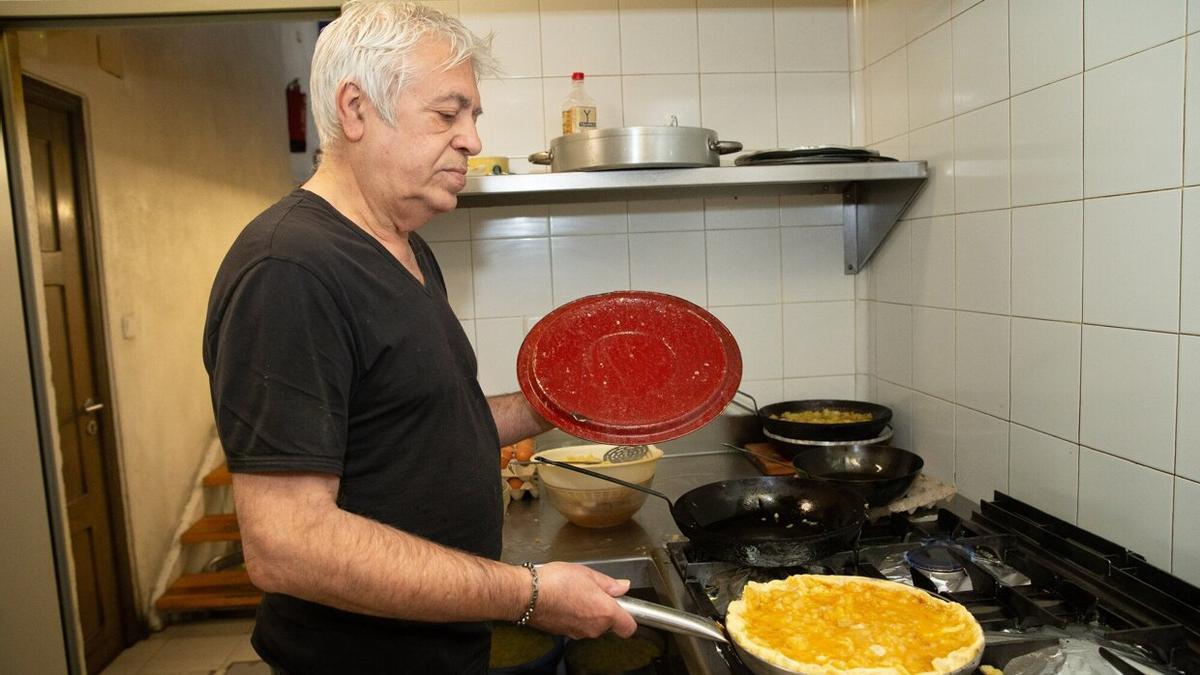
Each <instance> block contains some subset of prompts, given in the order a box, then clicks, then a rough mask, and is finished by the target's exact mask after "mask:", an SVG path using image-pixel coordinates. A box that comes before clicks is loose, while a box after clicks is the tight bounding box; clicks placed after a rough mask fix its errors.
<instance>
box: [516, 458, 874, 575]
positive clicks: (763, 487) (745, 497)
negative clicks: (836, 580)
mask: <svg viewBox="0 0 1200 675" xmlns="http://www.w3.org/2000/svg"><path fill="white" fill-rule="evenodd" d="M534 460H535V461H538V462H543V463H545V464H553V465H554V466H558V467H562V468H564V469H567V470H569V471H575V472H578V473H582V474H585V475H588V476H592V477H593V478H599V479H600V480H604V481H608V482H610V483H616V484H618V485H623V486H625V487H627V488H630V489H633V490H638V491H639V492H645V493H646V494H650V495H654V496H655V497H658V498H659V499H662V500H663V501H665V502H666V503H667V504H668V505H669V506H670V507H671V517H672V518H674V519H675V524H676V525H677V526H678V527H679V531H680V532H682V533H683V534H684V536H686V537H687V538H688V539H689V540H690V541H691V542H692V545H693V546H695V547H696V548H698V549H700V550H701V551H702V552H703V553H705V554H707V555H708V556H710V557H712V558H715V559H717V560H720V561H723V562H731V563H737V564H741V565H751V566H755V567H790V566H794V565H799V564H803V563H806V562H811V561H814V560H818V559H820V558H824V557H826V556H828V555H831V554H833V553H836V552H838V551H845V550H848V549H851V548H853V547H854V544H855V543H856V542H857V541H858V535H859V532H860V530H861V529H862V525H863V522H865V521H866V518H867V510H866V504H865V503H864V502H863V500H862V499H861V498H860V497H858V495H856V494H854V493H853V492H850V491H847V490H843V489H840V488H838V487H836V486H834V485H832V484H830V483H823V482H821V481H814V480H805V479H802V478H798V477H796V476H764V477H761V478H741V479H737V480H725V481H720V482H717V483H708V484H705V485H701V486H700V487H698V488H694V489H692V490H689V491H688V492H686V493H684V494H683V496H681V497H680V498H679V499H678V500H676V501H675V502H672V501H671V498H670V497H668V496H666V495H665V494H663V493H661V492H659V491H657V490H654V489H652V488H648V487H646V486H644V485H638V484H637V483H630V482H627V481H623V480H620V479H617V478H613V477H612V476H606V475H604V474H601V473H597V472H595V471H589V470H588V469H584V468H583V467H579V466H575V465H573V464H568V463H566V462H559V461H555V460H551V459H547V458H545V457H534Z"/></svg>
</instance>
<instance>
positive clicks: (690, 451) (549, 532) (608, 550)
mask: <svg viewBox="0 0 1200 675" xmlns="http://www.w3.org/2000/svg"><path fill="white" fill-rule="evenodd" d="M711 447H712V446H711V445H709V448H711ZM718 447H719V446H718ZM663 452H664V453H665V454H664V455H663V458H662V459H661V460H659V462H658V466H657V467H656V469H655V473H654V488H655V489H656V490H658V491H659V492H662V493H664V494H666V495H667V496H668V497H670V498H671V499H677V498H678V497H679V496H680V495H682V494H683V493H685V492H687V491H688V490H691V489H692V488H695V487H699V486H701V485H704V484H705V483H712V482H714V481H719V480H724V479H727V478H747V477H751V476H759V475H761V474H760V473H759V472H758V470H757V469H755V468H754V466H753V465H751V464H750V462H749V461H748V460H746V458H745V457H743V456H742V455H739V454H737V453H735V452H733V451H726V450H712V449H707V450H706V449H705V448H704V447H701V446H697V445H691V446H690V447H689V446H687V445H684V446H675V447H672V446H670V445H665V446H663ZM702 452H703V453H706V454H699V453H702ZM678 538H681V535H680V534H679V528H677V527H675V521H674V519H672V518H671V509H670V508H669V507H668V506H667V503H666V502H665V501H663V500H661V499H658V498H657V497H647V498H646V504H645V505H644V506H643V507H642V508H641V510H640V511H638V512H637V513H636V514H635V515H634V516H633V519H631V520H629V521H628V522H626V523H624V524H623V525H618V526H617V527H611V528H607V529H602V530H593V529H589V528H586V527H579V526H578V525H573V524H571V523H569V522H567V520H566V518H563V517H562V515H561V514H560V513H559V512H558V511H556V510H555V509H554V506H552V505H551V504H550V500H549V499H546V498H545V497H542V498H540V499H524V500H521V501H518V502H512V503H510V504H509V505H508V515H507V516H505V518H504V552H503V553H502V554H501V559H502V560H504V561H506V562H512V563H521V562H524V561H526V560H528V561H531V562H536V563H541V562H550V561H552V560H567V561H593V560H603V559H606V558H624V557H628V556H646V555H650V553H651V552H652V551H653V550H656V549H660V548H662V545H663V544H664V543H665V542H667V541H670V540H672V539H678ZM671 573H672V574H674V571H672V572H671Z"/></svg>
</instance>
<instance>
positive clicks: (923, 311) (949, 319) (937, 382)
mask: <svg viewBox="0 0 1200 675" xmlns="http://www.w3.org/2000/svg"><path fill="white" fill-rule="evenodd" d="M912 313H913V315H912V319H913V328H912V330H913V388H914V389H916V390H917V391H923V392H925V393H927V394H930V395H933V396H937V397H938V398H944V399H946V400H948V401H952V400H954V312H952V311H950V310H945V309H933V308H929V307H913V309H912Z"/></svg>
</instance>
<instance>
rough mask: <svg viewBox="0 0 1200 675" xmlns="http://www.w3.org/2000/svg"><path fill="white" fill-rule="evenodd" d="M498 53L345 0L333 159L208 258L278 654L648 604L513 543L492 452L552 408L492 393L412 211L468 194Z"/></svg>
mask: <svg viewBox="0 0 1200 675" xmlns="http://www.w3.org/2000/svg"><path fill="white" fill-rule="evenodd" d="M491 66H492V63H491V57H490V54H489V45H488V43H487V42H486V41H481V40H480V39H478V38H477V37H475V36H474V35H472V34H471V33H470V31H468V30H467V29H466V28H465V27H464V26H463V25H462V24H461V23H460V22H458V21H457V20H455V19H453V18H449V17H446V16H445V15H443V14H441V13H440V12H436V11H434V10H431V9H428V8H425V7H421V6H419V5H415V4H411V3H400V2H392V1H385V0H355V1H353V2H348V3H347V4H346V5H345V6H344V7H343V10H342V16H341V18H339V19H338V20H336V21H334V22H333V23H331V24H330V25H329V26H328V27H326V28H325V30H324V31H323V33H322V35H321V37H320V39H319V40H318V41H317V47H316V52H315V54H314V56H313V75H312V82H311V86H310V93H311V95H312V100H313V113H314V118H315V120H316V122H317V127H318V130H319V134H320V138H321V153H322V159H321V163H320V166H319V167H318V168H317V170H316V172H315V173H314V175H313V176H312V178H311V179H310V180H309V181H308V182H306V183H305V184H304V185H303V186H302V187H301V188H300V189H297V190H296V191H294V192H293V193H291V194H290V195H288V196H286V197H284V198H283V199H282V200H280V201H279V202H277V203H276V204H275V205H273V206H271V207H270V208H268V209H267V210H266V211H265V212H263V213H262V214H261V215H259V216H258V217H257V218H255V219H254V220H253V221H252V222H251V223H250V224H249V225H247V227H246V229H245V230H244V231H243V232H242V234H241V235H240V236H239V237H238V239H237V241H236V242H235V243H234V244H233V246H232V248H231V249H230V251H229V253H228V255H227V256H226V258H225V260H224V262H223V263H222V265H221V268H220V270H219V272H218V274H217V278H216V281H215V282H214V286H213V291H212V296H211V298H210V301H209V308H208V318H207V320H206V324H205V331H204V361H205V366H206V368H207V369H208V372H209V377H210V383H211V388H212V398H213V409H214V413H215V416H216V420H217V428H218V431H219V433H220V436H221V442H222V444H223V446H224V448H225V453H226V457H227V460H228V464H229V469H230V471H232V472H233V491H234V498H235V502H236V506H237V513H238V523H239V526H240V528H241V533H242V542H243V547H244V551H245V558H246V568H247V571H248V572H249V574H250V578H251V580H252V581H253V582H254V583H255V585H257V586H258V587H260V588H262V589H263V590H264V591H265V597H264V599H263V602H262V605H261V606H260V608H259V613H258V620H257V622H256V625H255V629H254V635H253V638H252V641H253V644H254V647H255V649H257V650H258V652H259V653H260V654H261V655H262V656H263V658H264V659H265V660H266V661H267V662H268V663H269V664H271V666H272V667H273V668H274V669H275V670H276V672H287V673H324V672H347V673H350V672H353V673H368V672H393V673H394V672H413V673H417V672H454V673H464V672H484V671H485V670H486V669H487V663H488V648H489V644H490V633H489V628H488V624H487V623H486V622H488V621H493V620H503V621H517V622H518V623H522V624H526V623H528V624H530V625H533V626H535V627H537V628H540V629H543V630H546V631H548V632H552V633H558V634H565V635H569V636H573V637H582V636H596V635H600V634H602V633H604V632H606V631H609V630H612V631H614V632H616V633H617V634H618V635H622V636H628V635H630V634H631V633H632V632H633V630H634V628H635V627H636V626H635V624H634V622H633V619H632V618H631V617H630V616H629V615H628V614H627V613H625V612H624V611H623V610H621V609H620V607H619V606H618V605H617V603H616V601H615V600H614V599H613V598H614V597H615V596H619V595H622V594H623V593H625V591H626V590H628V582H627V581H619V580H615V579H612V578H609V577H607V576H605V575H602V574H599V573H597V572H595V571H593V570H590V569H588V568H586V567H583V566H580V565H573V564H568V563H560V562H554V563H549V564H545V565H540V566H537V567H534V566H533V565H529V564H527V565H524V566H515V565H508V564H503V563H500V562H497V559H498V557H499V555H500V550H501V542H500V532H501V526H502V517H503V515H502V507H501V504H502V503H501V499H500V497H501V494H500V484H499V480H498V478H497V475H496V457H497V454H496V453H497V452H498V448H499V446H501V445H504V444H509V443H512V442H514V441H516V440H517V439H520V438H524V437H526V436H530V435H532V434H535V433H538V432H539V431H543V430H545V429H547V428H549V425H548V424H547V423H546V422H545V420H543V419H542V418H541V417H540V416H538V415H537V414H536V413H534V412H533V411H532V409H530V408H529V406H528V403H527V402H526V401H525V399H524V397H522V396H521V394H520V393H515V394H508V395H504V396H497V397H492V398H485V397H484V395H483V393H482V391H481V390H480V388H479V384H478V382H477V380H476V362H475V356H474V353H473V351H472V349H471V345H470V343H469V342H468V341H467V337H466V335H465V334H464V333H463V330H462V326H461V324H460V323H459V322H458V320H457V318H456V317H455V316H454V314H453V312H452V311H451V308H450V306H449V303H448V302H447V299H446V290H445V284H444V282H443V280H442V275H441V272H440V270H439V268H438V265H437V262H436V261H435V260H434V257H433V254H432V252H431V251H430V249H429V246H428V245H427V244H426V243H425V242H424V241H422V239H421V238H420V237H419V236H418V235H417V234H416V232H415V230H416V229H417V228H419V227H420V226H421V225H423V224H425V223H426V222H428V221H429V220H430V219H431V218H432V217H433V216H434V215H435V214H437V213H442V212H446V211H450V210H451V209H453V208H454V207H455V205H456V203H457V197H456V194H457V193H458V192H459V191H460V190H462V188H463V186H464V185H465V183H466V169H467V157H468V156H470V155H475V154H477V153H478V152H479V151H480V149H481V144H480V140H479V136H478V134H477V133H476V119H477V117H478V116H479V115H480V113H481V107H480V101H479V89H478V87H477V85H476V77H477V75H478V74H479V73H481V72H487V71H488V69H489V68H491Z"/></svg>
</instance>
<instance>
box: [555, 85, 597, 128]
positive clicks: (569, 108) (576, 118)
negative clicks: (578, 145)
mask: <svg viewBox="0 0 1200 675" xmlns="http://www.w3.org/2000/svg"><path fill="white" fill-rule="evenodd" d="M595 128H596V101H594V100H593V99H592V97H591V96H588V95H587V91H585V90H584V88H583V73H572V74H571V93H570V94H568V95H567V100H565V101H563V105H562V132H563V135H564V136H565V135H567V134H573V133H575V132H578V131H587V130H588V129H595Z"/></svg>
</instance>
